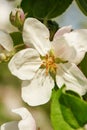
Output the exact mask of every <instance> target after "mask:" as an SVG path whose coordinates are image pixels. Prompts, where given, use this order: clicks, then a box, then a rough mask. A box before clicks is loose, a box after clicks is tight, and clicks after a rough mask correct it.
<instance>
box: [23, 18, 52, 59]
mask: <svg viewBox="0 0 87 130" xmlns="http://www.w3.org/2000/svg"><path fill="white" fill-rule="evenodd" d="M23 40H24V43H25V44H26V45H27V46H29V47H34V48H36V49H37V50H38V51H39V53H40V54H41V55H42V56H44V55H45V54H46V53H47V52H48V51H49V50H50V41H49V31H48V29H47V28H46V26H45V25H44V24H42V23H41V22H40V21H38V20H37V19H35V18H27V19H26V20H25V23H24V28H23Z"/></svg>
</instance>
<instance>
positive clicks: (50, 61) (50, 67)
mask: <svg viewBox="0 0 87 130" xmlns="http://www.w3.org/2000/svg"><path fill="white" fill-rule="evenodd" d="M41 59H42V65H41V68H42V69H44V68H45V69H46V75H48V73H50V75H51V76H52V77H53V78H55V75H56V71H57V67H58V66H57V64H59V63H66V62H67V61H64V60H63V59H60V58H56V57H55V55H54V51H53V50H50V52H49V53H48V54H46V56H43V57H42V56H41Z"/></svg>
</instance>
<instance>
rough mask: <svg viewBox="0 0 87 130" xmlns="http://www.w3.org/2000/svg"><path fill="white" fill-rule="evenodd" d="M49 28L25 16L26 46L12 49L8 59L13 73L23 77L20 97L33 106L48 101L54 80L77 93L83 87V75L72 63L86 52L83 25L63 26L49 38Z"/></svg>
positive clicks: (83, 90)
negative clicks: (22, 48)
mask: <svg viewBox="0 0 87 130" xmlns="http://www.w3.org/2000/svg"><path fill="white" fill-rule="evenodd" d="M49 37H50V34H49V30H48V29H47V28H46V26H45V25H44V24H42V23H41V22H40V21H38V20H37V19H35V18H27V19H26V20H25V23H24V28H23V40H24V43H25V44H26V45H27V46H28V47H30V48H26V49H24V50H21V51H19V52H18V53H16V54H15V55H14V56H13V58H12V59H11V61H10V63H9V69H10V71H11V72H12V74H13V75H15V76H17V77H18V78H20V79H22V80H24V81H23V83H22V98H23V100H24V101H25V102H27V103H28V104H29V105H32V106H35V105H40V104H44V103H46V102H48V101H49V99H50V97H51V92H52V89H53V87H54V86H55V82H56V84H57V85H58V87H59V88H60V87H61V86H62V85H63V84H65V85H66V89H67V90H73V91H75V92H77V93H78V94H80V95H84V94H85V93H86V91H87V79H86V77H85V76H84V75H83V73H82V72H81V71H80V69H79V68H78V67H77V66H76V65H77V64H79V63H80V62H81V60H82V59H83V58H84V55H85V53H86V52H87V29H80V30H76V31H72V32H71V27H70V26H68V27H63V28H62V29H60V30H58V31H57V32H56V34H55V36H54V38H53V41H50V40H49Z"/></svg>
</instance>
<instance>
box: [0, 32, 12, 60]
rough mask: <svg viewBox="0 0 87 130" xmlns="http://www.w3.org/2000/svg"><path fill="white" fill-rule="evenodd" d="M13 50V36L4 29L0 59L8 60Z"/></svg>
mask: <svg viewBox="0 0 87 130" xmlns="http://www.w3.org/2000/svg"><path fill="white" fill-rule="evenodd" d="M11 51H13V41H12V38H11V36H10V35H9V34H8V33H6V32H4V31H0V61H3V60H6V59H7V58H8V57H9V56H10V52H11Z"/></svg>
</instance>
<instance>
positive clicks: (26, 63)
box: [8, 48, 41, 80]
mask: <svg viewBox="0 0 87 130" xmlns="http://www.w3.org/2000/svg"><path fill="white" fill-rule="evenodd" d="M40 65H41V59H40V56H39V53H38V52H37V51H36V50H35V49H31V48H27V49H24V50H22V51H19V52H18V53H16V54H15V55H14V56H13V57H12V59H11V60H10V62H9V64H8V67H9V70H10V71H11V73H12V74H13V75H15V76H17V77H18V78H20V79H22V80H30V79H32V78H33V76H34V75H35V72H36V71H37V70H38V68H39V67H40Z"/></svg>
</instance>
